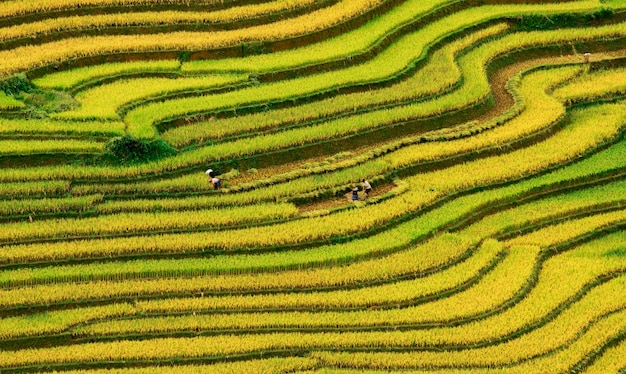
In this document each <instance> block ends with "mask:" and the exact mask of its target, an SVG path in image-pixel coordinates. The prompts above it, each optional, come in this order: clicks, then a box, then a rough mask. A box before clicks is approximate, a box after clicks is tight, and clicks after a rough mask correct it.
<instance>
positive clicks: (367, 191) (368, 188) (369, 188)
mask: <svg viewBox="0 0 626 374" xmlns="http://www.w3.org/2000/svg"><path fill="white" fill-rule="evenodd" d="M361 182H362V184H363V189H364V190H365V198H368V197H369V196H370V192H372V185H371V184H370V182H368V181H367V180H365V179H363V180H362V181H361Z"/></svg>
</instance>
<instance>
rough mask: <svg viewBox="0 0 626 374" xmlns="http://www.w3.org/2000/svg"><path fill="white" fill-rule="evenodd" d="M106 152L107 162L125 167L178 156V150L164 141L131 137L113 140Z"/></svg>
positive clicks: (126, 136)
mask: <svg viewBox="0 0 626 374" xmlns="http://www.w3.org/2000/svg"><path fill="white" fill-rule="evenodd" d="M106 150H107V153H106V155H105V160H106V161H108V162H111V163H115V164H123V165H129V164H139V163H144V162H148V161H154V160H158V159H161V158H165V157H169V156H173V155H175V154H176V150H175V149H174V148H172V147H171V146H170V145H169V144H168V143H167V142H165V141H164V140H161V139H156V140H149V141H148V140H139V139H135V138H133V137H132V136H130V135H125V136H122V137H118V138H114V139H112V140H111V141H110V142H109V143H108V144H107V146H106Z"/></svg>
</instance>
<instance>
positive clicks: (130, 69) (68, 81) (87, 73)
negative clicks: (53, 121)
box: [32, 60, 180, 90]
mask: <svg viewBox="0 0 626 374" xmlns="http://www.w3.org/2000/svg"><path fill="white" fill-rule="evenodd" d="M179 68H180V61H178V60H155V61H133V62H116V63H109V64H100V65H91V66H85V67H81V68H75V69H71V70H66V71H60V72H56V73H51V74H46V75H44V76H43V77H41V78H37V79H34V80H33V81H32V83H33V84H34V85H35V86H37V87H40V88H49V89H51V88H57V89H62V90H67V89H70V88H73V87H76V86H78V85H80V84H83V83H86V82H89V81H94V80H97V79H102V78H107V77H113V76H121V75H126V74H133V73H143V72H174V71H177V70H179Z"/></svg>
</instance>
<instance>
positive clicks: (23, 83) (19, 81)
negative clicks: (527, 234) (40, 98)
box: [0, 74, 33, 96]
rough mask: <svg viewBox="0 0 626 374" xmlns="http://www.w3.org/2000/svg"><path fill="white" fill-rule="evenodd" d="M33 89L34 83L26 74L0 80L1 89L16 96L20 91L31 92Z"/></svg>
mask: <svg viewBox="0 0 626 374" xmlns="http://www.w3.org/2000/svg"><path fill="white" fill-rule="evenodd" d="M32 89H33V85H32V84H31V83H30V81H29V80H28V78H26V75H24V74H18V75H16V76H14V77H11V78H9V79H5V80H3V81H2V82H0V90H1V91H4V93H5V94H7V95H11V96H16V95H18V94H19V93H20V92H30V91H31V90H32Z"/></svg>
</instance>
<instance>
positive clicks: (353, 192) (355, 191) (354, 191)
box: [352, 184, 359, 201]
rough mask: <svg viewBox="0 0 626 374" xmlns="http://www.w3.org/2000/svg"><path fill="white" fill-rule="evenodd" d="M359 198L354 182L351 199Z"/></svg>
mask: <svg viewBox="0 0 626 374" xmlns="http://www.w3.org/2000/svg"><path fill="white" fill-rule="evenodd" d="M358 199H359V188H358V187H357V186H356V184H353V185H352V201H357V200H358Z"/></svg>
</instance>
